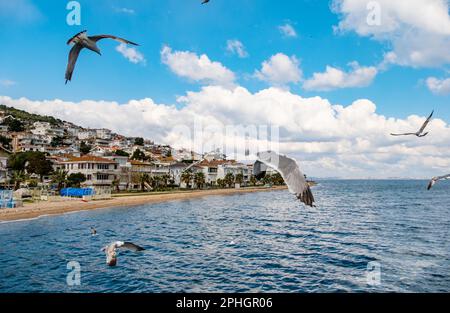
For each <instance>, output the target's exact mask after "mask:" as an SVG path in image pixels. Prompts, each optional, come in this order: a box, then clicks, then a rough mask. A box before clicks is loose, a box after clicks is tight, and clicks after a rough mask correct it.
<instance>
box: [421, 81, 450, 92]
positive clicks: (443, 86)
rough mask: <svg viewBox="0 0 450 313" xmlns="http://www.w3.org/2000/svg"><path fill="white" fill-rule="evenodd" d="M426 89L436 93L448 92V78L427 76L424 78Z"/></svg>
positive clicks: (449, 87) (449, 82)
mask: <svg viewBox="0 0 450 313" xmlns="http://www.w3.org/2000/svg"><path fill="white" fill-rule="evenodd" d="M426 85H427V87H428V89H430V91H431V92H432V93H434V94H437V95H449V94H450V78H446V79H438V78H436V77H428V78H427V80H426Z"/></svg>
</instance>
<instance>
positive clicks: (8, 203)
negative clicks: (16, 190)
mask: <svg viewBox="0 0 450 313" xmlns="http://www.w3.org/2000/svg"><path fill="white" fill-rule="evenodd" d="M14 206H15V201H14V200H13V191H12V190H0V208H13V207H14Z"/></svg>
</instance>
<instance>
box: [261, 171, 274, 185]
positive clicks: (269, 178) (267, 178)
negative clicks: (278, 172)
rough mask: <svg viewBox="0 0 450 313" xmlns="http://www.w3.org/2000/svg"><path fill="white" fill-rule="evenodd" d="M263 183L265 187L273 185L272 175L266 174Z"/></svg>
mask: <svg viewBox="0 0 450 313" xmlns="http://www.w3.org/2000/svg"><path fill="white" fill-rule="evenodd" d="M262 182H263V184H264V185H269V184H271V183H272V175H271V174H266V176H264V178H263V179H262Z"/></svg>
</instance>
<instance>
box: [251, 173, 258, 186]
mask: <svg viewBox="0 0 450 313" xmlns="http://www.w3.org/2000/svg"><path fill="white" fill-rule="evenodd" d="M257 182H258V181H257V180H256V177H255V176H254V175H252V176H251V177H250V184H252V186H256V183H257Z"/></svg>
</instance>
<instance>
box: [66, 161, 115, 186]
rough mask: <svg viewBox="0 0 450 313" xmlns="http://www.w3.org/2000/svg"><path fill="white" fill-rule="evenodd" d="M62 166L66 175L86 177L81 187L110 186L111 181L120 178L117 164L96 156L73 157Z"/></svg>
mask: <svg viewBox="0 0 450 313" xmlns="http://www.w3.org/2000/svg"><path fill="white" fill-rule="evenodd" d="M62 164H63V165H64V169H65V170H66V171H67V174H68V175H70V174H72V173H75V174H76V173H82V174H84V175H85V176H86V182H84V183H83V186H93V187H97V186H99V187H100V186H111V185H112V183H113V181H114V180H115V179H116V178H118V177H119V176H120V169H119V164H118V163H117V162H115V161H113V160H110V159H106V158H101V157H97V156H92V155H85V156H81V157H74V158H70V159H68V160H67V161H64V162H62Z"/></svg>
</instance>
